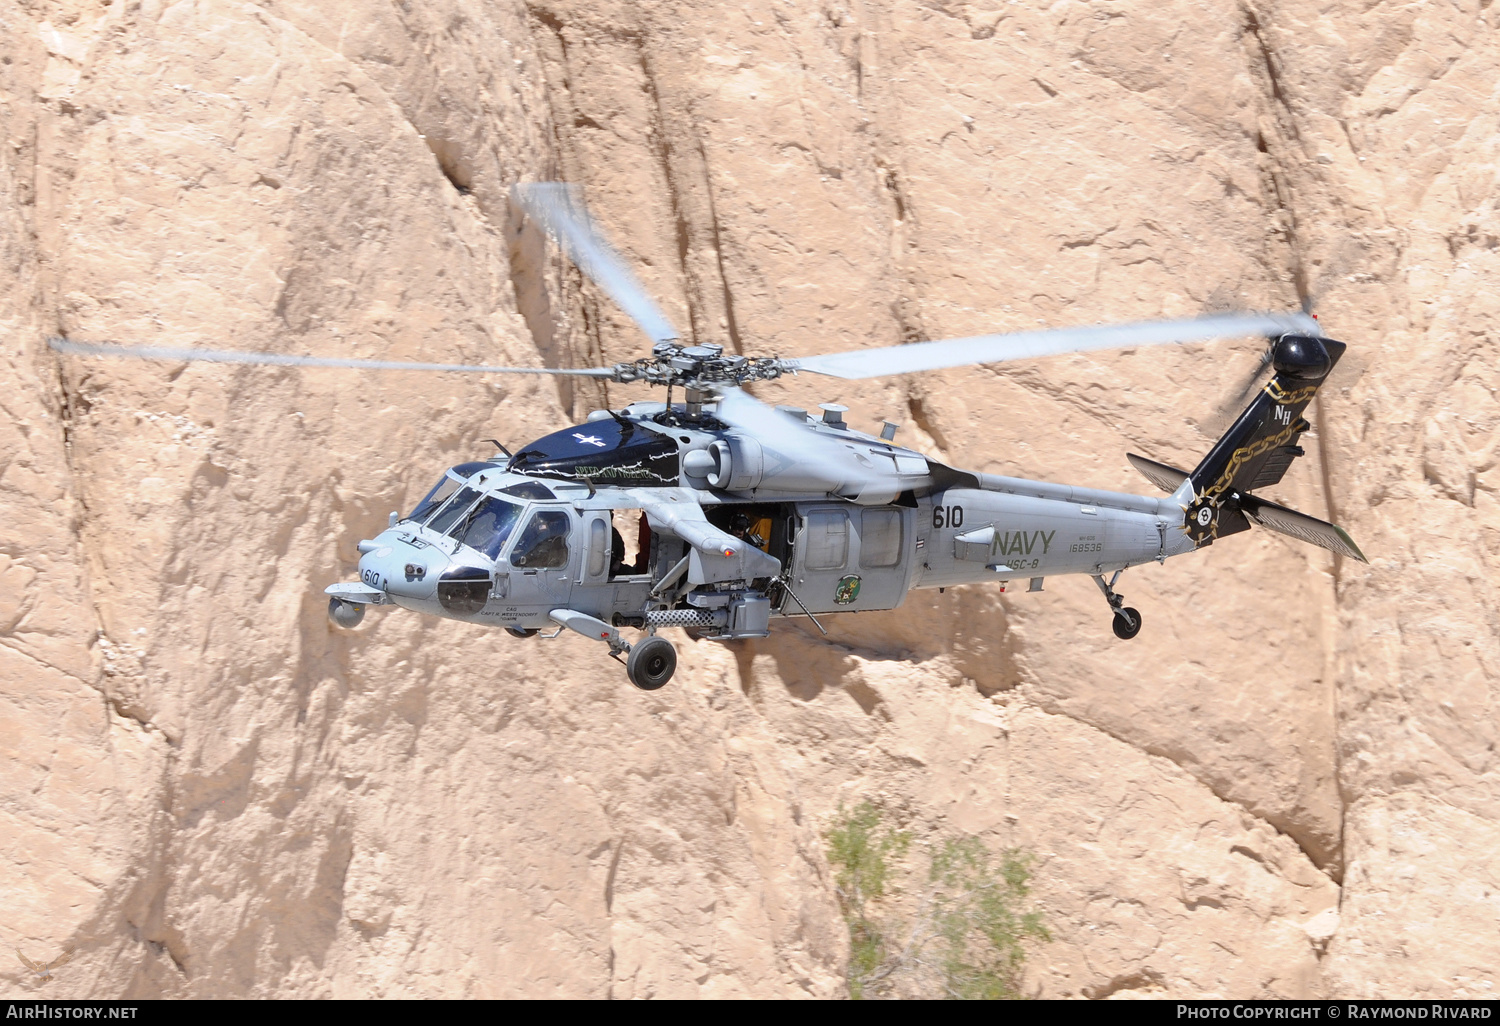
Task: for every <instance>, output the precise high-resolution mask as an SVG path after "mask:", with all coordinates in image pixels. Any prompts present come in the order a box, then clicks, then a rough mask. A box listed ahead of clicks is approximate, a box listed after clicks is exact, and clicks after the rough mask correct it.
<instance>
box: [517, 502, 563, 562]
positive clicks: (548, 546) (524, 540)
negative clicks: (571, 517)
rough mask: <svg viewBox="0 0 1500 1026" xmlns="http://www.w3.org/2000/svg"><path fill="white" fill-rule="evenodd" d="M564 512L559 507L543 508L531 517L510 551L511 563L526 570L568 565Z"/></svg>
mask: <svg viewBox="0 0 1500 1026" xmlns="http://www.w3.org/2000/svg"><path fill="white" fill-rule="evenodd" d="M570 527H571V524H570V523H569V521H568V515H567V514H566V513H564V512H562V511H561V510H543V511H541V512H540V513H537V514H536V515H535V516H533V517H532V518H531V522H530V523H529V524H527V525H526V530H525V531H523V532H522V533H521V537H520V540H519V541H517V542H516V547H515V549H514V550H512V552H511V554H510V563H511V566H519V567H525V568H526V569H527V570H536V569H544V570H545V569H556V568H557V567H561V566H567V565H568V531H569V528H570Z"/></svg>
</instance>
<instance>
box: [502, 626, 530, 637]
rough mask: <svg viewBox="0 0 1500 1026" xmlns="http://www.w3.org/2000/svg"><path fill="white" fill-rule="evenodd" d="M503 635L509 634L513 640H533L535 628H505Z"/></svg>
mask: <svg viewBox="0 0 1500 1026" xmlns="http://www.w3.org/2000/svg"><path fill="white" fill-rule="evenodd" d="M505 633H506V634H509V635H510V636H511V637H513V638H534V637H536V628H535V627H507V628H505Z"/></svg>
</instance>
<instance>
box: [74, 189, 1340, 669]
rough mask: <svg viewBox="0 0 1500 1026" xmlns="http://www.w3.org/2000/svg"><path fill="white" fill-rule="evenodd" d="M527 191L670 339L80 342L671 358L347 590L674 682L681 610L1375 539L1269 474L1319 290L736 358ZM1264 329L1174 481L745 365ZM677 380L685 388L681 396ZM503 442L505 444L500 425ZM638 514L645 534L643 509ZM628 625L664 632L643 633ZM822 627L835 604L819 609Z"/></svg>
mask: <svg viewBox="0 0 1500 1026" xmlns="http://www.w3.org/2000/svg"><path fill="white" fill-rule="evenodd" d="M512 196H513V199H514V201H515V202H516V203H517V204H518V205H519V206H520V207H521V208H522V209H523V210H524V211H525V212H526V213H527V214H528V215H529V216H530V217H532V218H533V219H534V220H536V221H537V222H539V223H540V224H541V225H542V226H543V227H544V228H546V229H547V231H548V232H550V233H551V235H552V236H553V237H554V238H556V239H557V240H558V241H559V243H560V244H561V245H562V246H563V248H564V250H565V251H566V252H567V253H568V255H569V256H570V257H571V259H572V260H573V262H574V263H575V264H577V265H578V266H579V268H580V269H582V270H583V271H584V273H585V274H587V275H588V276H589V277H590V278H592V279H593V280H594V281H595V282H596V283H597V284H598V285H599V286H600V287H601V288H603V289H604V291H605V292H607V293H608V294H609V295H610V296H611V297H612V298H613V299H614V300H615V302H617V303H618V304H619V305H620V307H621V308H622V309H623V310H624V311H625V312H626V313H627V314H629V315H630V316H631V317H632V318H633V319H634V320H635V321H636V323H637V324H639V325H640V327H641V328H642V330H643V331H644V332H645V333H646V335H647V337H648V338H650V339H651V341H652V342H653V344H654V345H653V349H652V353H651V356H649V357H647V358H645V359H641V360H637V361H635V362H633V363H623V364H617V365H615V366H613V367H598V368H584V369H576V368H572V369H538V368H510V367H471V366H454V365H439V364H417V363H387V362H379V361H364V360H347V359H326V358H318V357H301V356H284V355H281V354H269V353H243V352H219V351H212V350H201V349H165V348H155V347H149V348H148V347H123V346H112V345H88V344H83V343H76V342H70V341H67V340H63V339H54V340H53V343H52V344H53V345H54V347H55V348H57V349H59V350H62V351H64V352H73V353H83V354H110V355H129V356H142V357H148V358H157V359H169V360H213V361H219V362H232V363H271V364H282V365H285V364H294V365H310V366H343V367H372V366H373V367H394V368H406V369H428V370H464V371H477V372H481V373H533V374H534V373H543V374H570V375H584V376H590V377H598V378H603V379H607V380H609V381H614V382H621V383H626V382H647V383H650V384H653V385H662V386H665V387H666V389H667V393H666V401H665V402H637V403H632V404H630V405H629V406H627V407H626V408H625V409H623V410H600V411H597V412H595V413H593V414H591V415H590V416H589V418H588V420H587V422H585V423H583V424H577V425H574V426H572V427H567V428H563V429H562V430H561V431H556V432H554V433H552V434H550V435H547V436H545V437H543V438H539V439H537V440H536V441H534V442H531V443H529V444H527V445H525V446H522V447H521V448H520V449H518V450H517V451H516V452H515V453H513V454H512V453H510V452H509V451H507V450H505V449H504V448H503V447H502V448H501V453H502V454H503V455H498V456H496V457H495V458H492V459H489V460H484V461H480V462H473V463H463V464H459V465H458V466H455V467H452V468H450V469H449V470H448V471H447V472H446V473H445V474H444V475H443V476H442V478H441V479H440V480H439V481H438V483H437V485H436V486H434V487H433V489H432V490H431V491H430V492H429V493H428V494H427V496H426V497H425V498H424V499H423V500H422V501H421V502H420V503H418V504H417V506H416V507H415V508H414V509H413V510H412V511H411V512H410V513H408V514H406V515H405V516H402V515H400V514H399V513H392V514H391V518H390V525H389V527H388V528H387V529H386V530H385V531H383V532H382V533H381V534H379V535H378V536H377V537H375V538H373V539H370V540H368V541H362V542H360V543H359V551H360V553H361V556H360V561H359V577H360V579H359V581H358V582H351V583H344V584H334V585H332V586H331V587H329V588H328V589H327V592H328V594H329V596H330V598H329V615H330V616H331V617H332V619H333V620H334V622H335V623H337V624H339V625H340V626H342V627H353V626H355V625H357V624H358V623H359V622H360V621H361V619H362V618H363V616H364V613H365V608H366V607H367V606H371V605H398V606H403V607H405V608H407V609H412V610H416V611H418V612H422V613H431V614H433V615H435V616H443V617H448V618H449V619H454V620H464V621H467V622H469V623H479V624H494V625H496V626H500V627H504V628H505V629H506V630H507V631H508V632H509V633H510V634H512V635H514V636H516V637H531V636H533V635H536V634H537V633H538V632H539V631H541V630H543V629H545V628H554V631H553V633H552V634H551V635H548V636H550V637H556V635H557V634H558V633H560V632H561V631H562V630H563V629H567V630H571V631H575V632H577V633H579V634H581V635H583V636H584V637H587V638H592V639H594V640H596V641H599V642H602V643H603V644H604V645H606V646H608V650H609V654H610V655H612V656H615V657H619V656H620V655H622V654H626V653H628V656H629V658H628V661H627V663H626V668H627V672H628V674H629V676H630V680H631V681H632V682H633V683H634V684H635V685H636V687H638V688H642V689H644V690H654V689H656V688H659V687H661V686H662V685H664V684H666V683H667V681H668V680H670V679H671V677H672V674H673V672H674V670H675V669H676V665H677V655H676V650H675V649H674V648H673V646H672V644H671V642H669V641H668V640H667V639H665V638H663V637H660V636H658V635H657V633H656V632H657V630H658V629H659V628H662V627H683V628H687V629H690V630H694V631H696V632H697V633H698V634H699V636H704V637H710V638H720V639H733V638H761V637H765V636H766V635H767V634H768V633H769V630H770V624H771V620H772V618H773V617H787V616H808V617H811V618H813V620H814V622H817V621H816V617H817V615H818V614H821V613H839V612H860V611H865V610H873V609H894V608H895V607H897V606H899V605H901V603H902V601H903V600H904V599H905V598H906V596H907V594H908V593H909V592H910V591H912V590H913V589H916V588H940V587H946V586H949V585H957V584H970V583H977V582H984V581H999V582H1003V581H1012V580H1019V579H1026V580H1029V581H1030V588H1031V590H1033V591H1038V590H1040V589H1041V587H1042V581H1043V580H1044V579H1045V578H1047V577H1051V576H1055V575H1058V574H1087V575H1089V576H1090V577H1092V578H1093V580H1094V582H1095V583H1096V584H1097V585H1098V586H1099V590H1100V591H1101V592H1102V593H1103V595H1104V598H1105V600H1106V601H1107V602H1108V604H1109V609H1110V612H1111V615H1112V617H1113V624H1114V632H1115V634H1116V635H1117V636H1119V637H1120V638H1133V637H1135V636H1136V635H1137V634H1138V633H1139V632H1140V629H1141V615H1140V613H1139V612H1137V611H1136V610H1135V609H1132V608H1130V607H1128V606H1126V605H1125V602H1124V598H1123V596H1121V595H1120V593H1119V592H1117V591H1116V590H1115V584H1116V583H1117V582H1118V581H1119V577H1120V574H1121V572H1122V571H1124V570H1125V569H1126V568H1128V567H1132V566H1137V565H1139V564H1142V563H1147V562H1152V561H1156V562H1160V561H1164V560H1166V559H1167V558H1168V557H1170V556H1177V555H1181V554H1183V553H1187V552H1192V551H1195V550H1197V549H1200V548H1202V547H1203V546H1205V545H1209V544H1212V543H1213V542H1214V541H1216V540H1218V539H1220V538H1223V537H1225V536H1227V535H1231V534H1236V533H1238V532H1240V531H1245V530H1248V529H1249V528H1250V525H1251V524H1252V523H1254V524H1256V525H1258V526H1260V527H1264V528H1268V529H1270V530H1272V531H1278V532H1280V533H1282V534H1285V535H1289V536H1291V537H1293V538H1297V539H1300V540H1302V541H1305V542H1310V543H1311V544H1314V545H1319V546H1322V547H1323V548H1326V549H1329V550H1331V551H1333V552H1335V553H1339V554H1341V555H1343V556H1347V557H1349V558H1351V559H1357V560H1360V561H1364V556H1363V554H1362V553H1361V552H1360V551H1359V549H1358V547H1357V546H1355V544H1354V542H1353V541H1352V540H1350V538H1349V536H1348V535H1347V534H1346V533H1345V532H1344V531H1343V530H1342V529H1341V528H1338V527H1336V526H1334V525H1332V524H1329V523H1326V522H1324V521H1322V520H1318V519H1315V518H1313V517H1310V516H1307V515H1306V514H1303V513H1299V512H1296V511H1295V510H1291V509H1287V508H1286V507H1284V506H1279V505H1277V504H1276V503H1273V502H1268V501H1267V500H1265V499H1262V498H1259V497H1258V496H1256V495H1255V494H1254V492H1255V491H1256V490H1257V489H1261V488H1265V487H1268V486H1270V485H1274V484H1276V483H1277V482H1279V481H1280V480H1281V478H1282V477H1283V475H1285V473H1286V471H1287V468H1288V467H1289V466H1290V465H1291V462H1292V460H1293V459H1295V458H1296V457H1298V456H1301V455H1303V450H1302V449H1301V448H1300V447H1299V446H1298V445H1297V441H1298V438H1299V436H1301V435H1302V433H1303V432H1305V431H1307V430H1308V428H1309V426H1310V425H1309V424H1308V422H1307V420H1306V419H1304V417H1303V413H1304V411H1305V410H1306V408H1307V405H1308V403H1309V402H1310V401H1311V400H1312V398H1313V396H1314V394H1315V393H1316V392H1317V390H1318V386H1319V385H1320V384H1321V383H1322V382H1323V380H1324V379H1325V378H1326V377H1327V375H1328V373H1329V372H1330V371H1331V370H1332V369H1333V367H1334V365H1335V364H1336V363H1337V362H1338V360H1339V358H1340V357H1341V356H1342V355H1343V353H1344V349H1345V345H1344V343H1342V342H1335V341H1333V340H1332V339H1329V338H1325V337H1322V336H1321V333H1320V331H1319V329H1318V324H1317V321H1316V320H1314V319H1313V318H1312V317H1310V316H1308V315H1307V314H1305V313H1290V314H1219V315H1214V316H1208V317H1201V318H1196V319H1192V320H1177V321H1161V322H1154V323H1145V324H1130V325H1111V326H1098V327H1085V328H1072V329H1061V330H1050V331H1036V332H1026V333H1023V334H1010V335H987V336H981V337H976V338H964V339H950V340H947V341H942V342H924V343H918V344H913V345H902V346H893V347H887V348H880V349H864V350H859V351H855V352H848V353H839V354H834V355H827V356H813V357H801V358H797V359H775V358H746V357H743V356H726V355H724V353H723V351H722V349H721V348H720V347H718V346H713V345H683V344H682V343H681V341H680V335H679V334H678V332H677V330H676V329H675V328H673V327H672V325H671V324H670V323H669V322H668V321H667V318H666V317H665V316H664V315H663V314H662V312H661V311H660V310H659V309H658V308H657V306H656V305H655V304H654V303H653V302H652V301H651V299H650V298H648V297H647V295H646V294H645V292H644V290H643V289H642V288H641V286H640V284H639V283H638V282H637V281H636V279H635V277H634V276H633V275H632V274H631V273H630V271H629V270H628V269H627V268H626V266H625V264H624V263H623V261H622V260H621V259H620V257H619V256H618V254H617V253H616V252H615V251H614V250H613V249H612V248H611V247H610V245H609V244H608V242H607V241H606V240H605V239H604V237H603V236H602V235H601V234H600V233H599V232H598V230H597V229H596V228H595V226H594V225H593V224H592V223H591V222H590V220H589V219H588V217H587V215H586V214H585V212H584V211H583V208H582V206H581V204H579V203H578V202H577V200H576V196H575V194H574V193H573V192H572V191H571V190H570V189H569V187H567V186H565V185H562V184H559V183H542V184H535V185H527V186H517V187H516V188H515V189H514V190H513V193H512ZM1251 335H1262V336H1265V337H1267V338H1268V339H1269V340H1270V345H1269V349H1268V351H1267V353H1266V355H1265V362H1267V363H1269V364H1271V365H1272V366H1273V367H1274V369H1275V370H1274V374H1273V375H1272V377H1271V378H1270V380H1269V382H1268V383H1267V384H1266V385H1265V387H1264V388H1263V389H1262V390H1261V391H1260V392H1259V393H1258V394H1257V395H1256V396H1255V398H1254V399H1253V400H1252V401H1251V402H1250V404H1249V406H1248V407H1247V408H1246V409H1245V411H1244V412H1243V413H1242V414H1241V415H1240V417H1239V419H1238V420H1236V421H1235V422H1234V424H1233V426H1232V427H1230V428H1229V430H1228V432H1227V433H1226V434H1225V435H1224V436H1223V438H1221V439H1220V440H1219V441H1218V443H1217V444H1216V445H1215V446H1214V447H1213V448H1212V449H1211V450H1210V451H1209V453H1208V455H1206V456H1205V457H1203V459H1202V460H1201V461H1200V462H1199V463H1198V465H1197V466H1196V467H1195V468H1194V469H1192V470H1191V471H1188V470H1179V469H1177V468H1175V467H1171V466H1168V465H1166V464H1163V463H1157V462H1155V461H1154V460H1149V459H1146V458H1144V457H1141V456H1137V455H1134V454H1129V457H1128V458H1129V459H1130V462H1131V464H1132V465H1133V466H1134V467H1135V468H1136V469H1137V470H1138V471H1140V473H1141V474H1142V475H1143V476H1145V478H1146V479H1147V480H1149V481H1150V482H1151V483H1152V484H1154V485H1156V486H1157V487H1158V488H1160V489H1161V490H1162V491H1163V492H1165V493H1167V494H1166V496H1165V497H1152V496H1145V495H1127V494H1121V493H1117V492H1107V491H1099V490H1096V489H1092V488H1079V487H1073V486H1069V485H1059V484H1050V483H1047V482H1042V481H1027V480H1021V479H1016V478H1008V477H999V476H996V475H993V474H982V473H976V472H973V471H966V470H960V469H956V468H953V467H948V466H945V465H943V464H941V463H939V462H937V461H935V460H933V459H931V458H929V457H927V456H924V455H922V454H921V453H919V452H916V451H914V450H911V449H906V448H903V447H901V446H899V445H896V444H895V443H894V441H893V438H894V436H895V426H894V425H891V424H887V425H886V427H885V430H884V431H882V433H881V435H880V436H879V437H876V436H873V435H868V434H863V433H861V432H859V431H855V430H854V429H852V428H850V427H849V425H848V424H847V423H845V421H844V419H843V414H844V412H845V408H844V407H842V406H837V405H833V404H826V405H824V406H822V407H821V408H820V413H819V414H818V415H809V413H808V412H807V411H806V410H802V409H798V408H794V407H790V406H778V407H776V408H775V409H772V408H769V407H767V406H765V405H763V404H761V403H760V402H758V401H757V400H755V399H752V398H751V397H750V396H749V395H747V394H746V393H745V392H743V391H742V390H741V389H740V387H739V386H741V385H744V384H747V383H751V382H755V381H766V380H770V379H773V378H777V377H780V376H781V375H783V374H789V373H798V372H809V373H816V374H824V375H829V376H832V377H838V378H869V377H877V376H881V375H889V374H906V373H912V372H916V371H925V370H935V369H939V368H944V367H956V366H962V365H967V364H983V363H999V362H1004V361H1009V360H1018V359H1029V358H1033V357H1038V356H1045V355H1049V354H1056V353H1071V352H1082V351H1087V350H1095V349H1108V348H1119V347H1128V346H1141V345H1150V344H1156V343H1169V342H1186V341H1191V340H1199V339H1210V338H1219V337H1235V336H1251ZM674 388H681V389H682V390H683V393H684V394H683V401H682V402H681V403H673V402H672V391H673V389H674ZM496 444H497V445H498V443H496ZM621 526H623V527H625V528H626V530H627V531H629V532H631V533H634V534H635V535H636V537H635V543H634V546H633V548H634V549H635V553H634V556H633V558H631V559H630V561H628V562H627V555H628V554H630V548H628V547H627V546H626V544H625V540H624V537H623V535H622V533H621V531H620V527H621ZM621 628H633V629H635V630H639V631H643V632H644V633H645V637H643V638H641V639H639V640H637V641H635V642H634V643H631V642H628V641H626V640H625V639H624V637H622V635H621V633H620V630H621ZM819 629H821V625H819Z"/></svg>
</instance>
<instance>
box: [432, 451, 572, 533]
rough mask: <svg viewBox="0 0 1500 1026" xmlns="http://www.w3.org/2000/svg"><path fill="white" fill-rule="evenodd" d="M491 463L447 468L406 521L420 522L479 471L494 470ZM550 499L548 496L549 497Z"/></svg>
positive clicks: (463, 464)
mask: <svg viewBox="0 0 1500 1026" xmlns="http://www.w3.org/2000/svg"><path fill="white" fill-rule="evenodd" d="M494 469H495V464H493V463H460V464H459V465H458V466H456V467H449V468H448V471H447V473H445V474H443V476H442V477H440V478H438V483H437V484H435V485H433V486H432V491H430V492H428V493H427V498H425V499H423V500H422V501H421V502H419V503H417V508H416V509H414V510H412V511H411V515H410V516H408V517H407V518H406V519H407V520H416V521H418V522H421V521H422V520H424V519H426V517H427V516H428V515H429V514H430V513H431V512H432V511H433V510H435V509H437V508H438V507H439V506H441V505H442V504H443V503H444V502H446V501H448V498H449V496H451V495H452V494H453V493H454V492H456V491H458V490H459V489H460V488H462V487H463V485H464V482H465V481H467V480H468V479H469V478H471V477H473V476H474V475H475V474H477V473H479V472H480V471H481V470H494ZM549 498H550V496H549Z"/></svg>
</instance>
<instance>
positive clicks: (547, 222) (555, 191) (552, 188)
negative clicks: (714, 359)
mask: <svg viewBox="0 0 1500 1026" xmlns="http://www.w3.org/2000/svg"><path fill="white" fill-rule="evenodd" d="M510 194H511V197H512V198H513V199H514V200H515V202H516V204H517V205H518V206H519V207H520V208H521V209H522V210H524V211H525V212H526V214H527V216H528V217H530V218H531V219H532V220H534V221H536V222H537V223H538V224H540V225H541V226H542V227H543V228H545V229H546V230H547V231H548V232H549V233H550V234H551V235H552V237H553V238H555V239H556V240H557V241H558V243H559V244H560V245H561V246H562V248H563V250H564V251H565V252H566V253H567V254H568V258H569V259H570V260H572V261H573V263H575V264H577V265H578V269H579V270H580V271H582V272H583V273H584V274H586V275H588V276H589V278H590V279H592V280H593V281H594V283H595V284H597V285H598V286H599V287H600V288H601V289H603V290H604V291H605V292H606V293H608V294H609V298H611V299H613V300H614V301H615V303H616V305H618V306H619V308H620V309H621V310H624V311H625V313H626V314H628V315H629V316H630V319H631V320H633V321H635V323H636V324H638V325H640V329H641V330H642V331H644V332H645V333H646V337H647V338H649V339H650V340H651V341H652V342H653V343H656V342H666V341H669V340H671V339H677V338H681V337H682V336H681V335H680V334H678V332H677V329H676V328H674V327H672V322H671V321H669V320H667V315H666V314H664V313H662V312H661V308H660V307H658V306H657V305H656V304H655V303H654V302H652V300H651V297H650V296H649V295H647V294H646V289H645V287H644V286H642V285H641V283H640V282H639V281H637V280H636V277H635V275H634V274H632V273H630V268H629V267H627V266H626V265H625V261H624V258H622V257H621V256H620V254H619V253H617V252H615V249H614V247H613V246H611V245H610V244H609V240H608V239H606V238H605V237H604V234H603V233H602V232H601V231H600V230H599V229H598V228H597V227H596V226H595V225H594V222H593V220H592V219H591V218H590V217H589V215H588V210H587V209H585V207H584V205H583V198H582V196H580V195H579V192H578V189H577V188H576V187H575V186H572V185H567V184H566V183H563V182H537V183H534V184H531V185H513V186H511V190H510Z"/></svg>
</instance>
